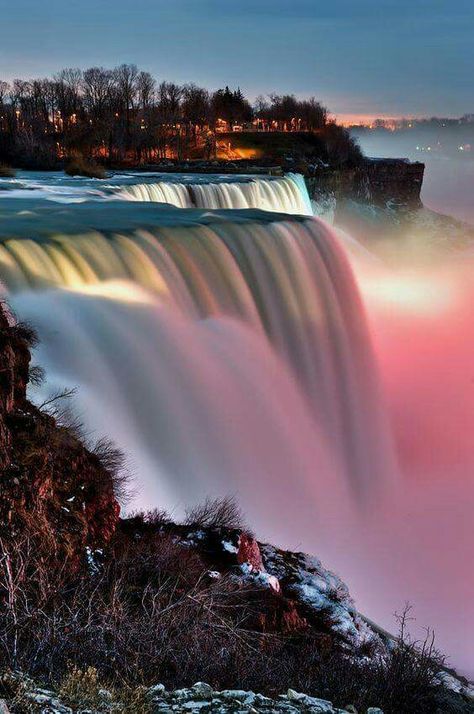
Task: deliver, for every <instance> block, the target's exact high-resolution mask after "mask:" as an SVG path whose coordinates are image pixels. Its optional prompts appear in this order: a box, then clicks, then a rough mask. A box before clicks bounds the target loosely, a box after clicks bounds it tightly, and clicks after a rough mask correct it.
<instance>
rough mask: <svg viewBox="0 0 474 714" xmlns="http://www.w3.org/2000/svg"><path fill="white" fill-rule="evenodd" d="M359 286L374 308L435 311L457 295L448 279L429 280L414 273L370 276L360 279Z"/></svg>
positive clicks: (416, 312) (449, 302)
mask: <svg viewBox="0 0 474 714" xmlns="http://www.w3.org/2000/svg"><path fill="white" fill-rule="evenodd" d="M360 287H361V290H362V293H363V295H364V297H365V298H366V299H367V300H368V301H370V303H371V304H372V305H373V306H374V307H377V306H379V307H381V308H390V307H393V308H396V309H397V310H402V311H403V312H407V313H413V314H425V315H426V314H438V313H439V312H441V311H445V310H449V309H450V308H451V307H452V306H453V304H454V303H455V301H456V297H457V294H456V290H455V288H454V286H453V285H451V284H450V282H449V281H448V280H444V281H441V280H439V279H438V280H430V279H429V278H428V277H426V276H418V275H414V274H410V275H407V274H394V275H387V274H384V275H381V276H372V277H369V278H368V279H366V280H362V281H361V285H360Z"/></svg>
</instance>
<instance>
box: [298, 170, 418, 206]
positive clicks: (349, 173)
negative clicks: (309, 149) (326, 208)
mask: <svg viewBox="0 0 474 714" xmlns="http://www.w3.org/2000/svg"><path fill="white" fill-rule="evenodd" d="M424 171H425V165H424V164H422V163H419V162H410V161H408V159H365V160H364V161H363V162H362V163H361V165H360V166H357V167H355V168H350V169H349V168H348V169H340V170H338V169H330V168H328V167H326V168H325V167H313V168H312V170H311V171H309V173H308V176H307V178H306V182H307V185H308V191H309V194H310V196H311V198H313V199H314V200H316V201H319V200H322V199H325V198H327V196H334V198H335V199H336V201H346V200H354V201H361V202H365V203H368V204H372V205H375V206H386V205H387V204H391V205H395V204H396V205H400V206H404V207H406V208H418V207H420V206H421V199H420V196H421V188H422V185H423V176H424Z"/></svg>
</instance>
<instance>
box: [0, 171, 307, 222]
mask: <svg viewBox="0 0 474 714" xmlns="http://www.w3.org/2000/svg"><path fill="white" fill-rule="evenodd" d="M2 189H3V190H2ZM12 198H19V199H21V198H22V199H31V198H41V199H45V200H48V201H54V202H56V203H83V202H85V201H106V200H108V201H111V200H126V201H147V202H148V201H151V202H154V203H166V204H169V205H172V206H176V207H177V208H208V209H245V208H259V209H261V210H265V211H273V212H279V213H288V214H294V215H306V216H311V215H313V209H312V206H311V201H310V200H309V197H308V192H307V190H306V187H305V185H304V179H303V178H302V176H300V175H298V174H288V175H287V176H284V177H281V178H252V177H251V176H247V177H240V176H236V177H232V176H218V175H216V176H214V175H212V174H211V175H202V176H198V177H196V176H194V175H189V174H169V175H163V174H158V175H153V174H123V175H115V176H112V177H111V178H109V179H106V180H96V179H81V178H70V177H67V176H65V175H64V174H61V173H59V172H50V173H38V172H19V174H18V176H17V177H16V178H13V179H11V178H1V177H0V203H1V201H2V199H12Z"/></svg>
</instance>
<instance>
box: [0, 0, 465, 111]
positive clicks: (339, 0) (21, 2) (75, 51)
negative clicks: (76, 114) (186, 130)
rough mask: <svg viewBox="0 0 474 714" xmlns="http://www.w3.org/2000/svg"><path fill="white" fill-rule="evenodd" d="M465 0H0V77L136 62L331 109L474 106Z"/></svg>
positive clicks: (165, 74)
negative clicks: (309, 100)
mask: <svg viewBox="0 0 474 714" xmlns="http://www.w3.org/2000/svg"><path fill="white" fill-rule="evenodd" d="M473 36H474V2H473V0H324V2H321V1H320V0H0V79H7V80H11V79H12V78H13V77H17V76H21V77H41V76H46V75H50V74H53V73H55V72H56V71H57V70H58V69H60V68H61V67H76V66H77V67H82V68H84V67H87V66H91V65H104V66H114V65H116V64H120V63H122V62H133V63H136V64H138V65H139V66H140V68H142V69H146V70H149V71H150V72H152V73H153V74H154V75H155V76H156V77H157V78H158V79H160V80H161V79H167V80H170V81H176V82H179V83H183V82H190V81H193V82H195V83H197V84H200V85H203V86H207V87H209V88H210V89H216V88H218V87H221V86H223V85H224V86H225V85H226V84H228V85H230V86H237V85H240V86H241V88H242V89H243V91H244V92H245V93H246V94H247V96H249V97H250V98H254V97H256V96H257V95H258V94H267V93H270V92H277V93H286V92H289V93H295V94H297V95H300V96H309V95H315V96H317V97H318V98H319V99H321V101H323V103H324V104H325V105H326V106H327V107H328V108H329V109H330V111H332V112H333V113H334V114H336V115H339V116H341V117H342V118H344V117H345V116H346V117H347V116H348V115H357V116H359V115H364V116H365V115H366V116H426V115H430V116H431V115H443V116H459V115H462V114H464V113H467V112H469V113H470V112H474V89H473V87H474V84H473V81H472V70H473V68H474V61H473V60H474V42H473V40H472V38H473Z"/></svg>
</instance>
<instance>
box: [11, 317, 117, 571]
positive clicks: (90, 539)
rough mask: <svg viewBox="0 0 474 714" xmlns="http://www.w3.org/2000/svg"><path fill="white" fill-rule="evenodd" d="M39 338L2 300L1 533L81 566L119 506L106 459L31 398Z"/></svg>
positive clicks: (54, 560) (55, 560)
mask: <svg viewBox="0 0 474 714" xmlns="http://www.w3.org/2000/svg"><path fill="white" fill-rule="evenodd" d="M33 339H34V338H33V336H32V333H31V331H30V330H29V329H28V328H25V327H23V326H21V325H18V324H15V323H14V321H13V319H12V318H11V317H10V316H9V315H8V312H7V310H6V308H5V307H2V308H0V469H1V474H0V538H1V542H2V545H3V546H4V547H5V548H7V549H8V543H9V542H10V541H12V539H13V538H17V539H20V540H23V545H25V543H26V542H27V543H28V545H29V548H30V550H32V551H33V552H34V553H35V556H37V557H38V558H39V559H40V560H42V561H43V562H47V563H49V564H51V565H53V564H64V563H68V564H69V565H70V568H71V570H74V569H75V568H76V567H78V565H79V563H80V561H81V559H83V558H84V557H85V554H86V549H87V548H90V549H95V548H99V547H102V546H103V545H104V544H105V543H106V542H107V541H108V540H109V539H110V537H111V535H112V533H113V532H114V529H115V524H116V522H117V519H118V514H119V507H118V504H117V502H116V500H115V497H114V494H113V483H112V477H111V474H110V473H109V472H108V471H107V469H106V468H104V467H103V465H102V464H101V462H100V459H99V458H98V457H97V456H96V455H94V454H92V453H91V452H89V451H88V450H87V449H86V448H85V447H84V446H83V444H82V443H81V442H80V441H79V440H78V439H77V438H76V437H75V436H74V434H73V433H72V432H71V431H70V430H69V429H67V428H65V427H63V426H60V425H59V424H57V422H56V421H55V419H54V418H53V417H52V416H50V415H49V414H47V413H45V412H43V411H41V410H39V409H38V408H37V407H35V406H34V405H33V404H32V403H31V402H30V401H29V400H28V399H27V396H26V387H27V384H28V380H29V374H30V350H29V344H31V342H32V341H33ZM17 542H18V540H17Z"/></svg>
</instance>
